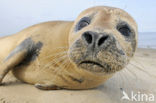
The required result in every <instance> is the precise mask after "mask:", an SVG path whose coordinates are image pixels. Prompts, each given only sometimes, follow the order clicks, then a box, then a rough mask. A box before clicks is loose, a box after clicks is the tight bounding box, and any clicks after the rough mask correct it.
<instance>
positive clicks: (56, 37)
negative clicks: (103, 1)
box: [0, 6, 137, 89]
mask: <svg viewBox="0 0 156 103" xmlns="http://www.w3.org/2000/svg"><path fill="white" fill-rule="evenodd" d="M0 47H1V50H0V62H1V64H0V82H2V79H3V78H4V76H5V75H6V74H7V73H8V72H9V71H10V70H11V71H12V72H13V74H14V75H15V77H16V78H17V79H19V80H21V81H23V82H26V83H29V84H33V85H35V87H37V88H39V89H61V88H65V89H89V88H95V87H97V86H99V85H100V84H102V83H104V82H105V81H106V80H108V79H109V78H111V77H112V76H113V74H114V73H116V72H118V71H120V70H122V69H123V68H124V67H125V66H126V65H127V64H128V63H129V61H130V59H131V58H132V57H133V55H134V53H135V51H136V47H137V24H136V22H135V21H134V19H133V18H132V17H131V16H130V15H129V14H128V13H127V12H125V11H123V10H121V9H119V8H114V7H106V6H97V7H92V8H89V9H87V10H84V11H83V12H82V13H80V15H79V16H78V17H77V19H76V20H75V21H51V22H45V23H41V24H37V25H34V26H31V27H29V28H26V29H24V30H23V31H21V32H19V33H16V34H14V35H11V36H7V37H3V38H1V39H0Z"/></svg>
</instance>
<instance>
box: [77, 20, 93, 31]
mask: <svg viewBox="0 0 156 103" xmlns="http://www.w3.org/2000/svg"><path fill="white" fill-rule="evenodd" d="M90 21H91V19H90V18H89V17H83V18H82V19H80V21H79V22H78V23H77V25H76V27H75V31H79V30H81V29H82V28H84V27H86V26H88V25H89V24H90Z"/></svg>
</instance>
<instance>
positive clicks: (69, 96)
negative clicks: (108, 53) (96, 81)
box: [0, 49, 156, 103]
mask: <svg viewBox="0 0 156 103" xmlns="http://www.w3.org/2000/svg"><path fill="white" fill-rule="evenodd" d="M4 82H5V85H4V86H0V103H135V102H136V101H135V100H133V99H132V98H131V95H132V92H133V93H135V94H137V96H136V99H137V100H138V99H139V97H138V96H141V95H142V94H146V95H147V96H148V97H150V96H151V95H153V96H155V98H154V99H155V101H153V102H150V101H149V100H147V101H146V100H145V99H146V98H143V99H144V101H143V102H136V103H148V102H149V103H156V50H153V49H138V50H137V53H136V55H135V57H134V58H133V59H132V61H131V62H130V64H129V65H128V66H127V67H126V68H125V69H124V70H122V71H120V72H118V73H116V74H115V75H114V76H113V77H112V78H111V79H109V80H108V81H107V82H105V83H104V84H103V85H101V86H99V87H98V88H95V89H90V90H51V91H43V90H39V89H37V88H35V87H34V86H33V85H29V84H24V83H21V82H20V81H18V80H16V79H15V78H14V77H13V76H12V75H10V74H9V75H8V76H7V77H6V78H5V80H4ZM121 88H122V89H123V90H124V92H126V93H127V94H128V96H129V97H130V100H121V97H122V96H123V94H122V90H121ZM147 99H148V98H147Z"/></svg>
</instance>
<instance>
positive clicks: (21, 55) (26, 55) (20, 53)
mask: <svg viewBox="0 0 156 103" xmlns="http://www.w3.org/2000/svg"><path fill="white" fill-rule="evenodd" d="M42 45H43V44H42V43H41V42H37V43H35V42H34V41H33V40H32V38H30V37H29V38H27V39H25V40H24V41H23V42H22V43H21V44H19V45H18V46H17V47H16V48H15V49H14V50H13V51H12V52H11V53H10V54H9V55H8V57H6V58H5V60H3V62H2V63H1V64H0V84H1V82H2V80H3V78H4V77H5V75H6V74H7V73H8V72H9V71H10V70H11V69H13V68H14V67H16V66H19V65H24V64H28V63H29V62H31V61H33V60H34V59H35V58H36V57H37V56H38V52H39V51H40V49H41V47H42Z"/></svg>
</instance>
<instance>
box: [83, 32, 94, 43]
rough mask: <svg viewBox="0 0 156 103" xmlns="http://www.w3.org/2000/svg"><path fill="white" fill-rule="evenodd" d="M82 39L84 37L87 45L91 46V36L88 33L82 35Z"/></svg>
mask: <svg viewBox="0 0 156 103" xmlns="http://www.w3.org/2000/svg"><path fill="white" fill-rule="evenodd" d="M83 37H84V39H85V40H86V42H87V43H88V44H91V43H92V39H93V38H92V35H91V34H90V33H85V34H83Z"/></svg>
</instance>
